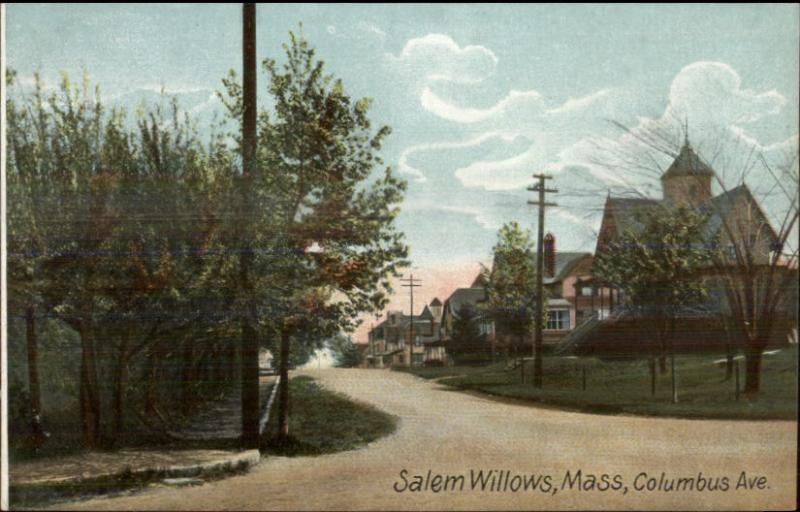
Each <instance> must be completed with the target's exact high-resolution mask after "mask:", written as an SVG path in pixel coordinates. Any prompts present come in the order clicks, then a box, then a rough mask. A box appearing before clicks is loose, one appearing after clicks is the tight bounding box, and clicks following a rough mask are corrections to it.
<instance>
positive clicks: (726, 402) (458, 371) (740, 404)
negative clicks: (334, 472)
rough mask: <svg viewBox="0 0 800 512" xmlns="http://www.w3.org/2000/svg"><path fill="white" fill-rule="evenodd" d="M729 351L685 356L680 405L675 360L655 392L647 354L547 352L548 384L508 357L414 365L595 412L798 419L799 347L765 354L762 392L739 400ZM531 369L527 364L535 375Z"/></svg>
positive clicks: (455, 382) (463, 382)
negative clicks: (617, 356)
mask: <svg viewBox="0 0 800 512" xmlns="http://www.w3.org/2000/svg"><path fill="white" fill-rule="evenodd" d="M722 358H723V356H719V355H715V354H703V355H679V356H677V357H676V358H675V363H676V372H675V373H676V375H677V383H678V385H677V386H678V403H676V404H673V403H671V375H670V373H669V361H668V364H667V373H666V374H664V375H660V374H659V375H657V377H656V394H655V396H652V395H651V392H650V371H649V366H648V364H647V362H646V361H614V362H612V361H603V360H600V359H597V358H593V357H574V358H566V357H547V356H546V357H545V358H544V386H543V388H542V389H535V388H534V387H533V386H532V385H531V384H527V383H526V384H520V371H519V369H517V370H510V371H506V370H505V367H504V365H502V364H495V365H490V366H484V367H482V368H480V369H475V368H471V367H466V368H460V367H450V368H415V369H413V370H410V371H411V373H414V374H417V375H420V376H421V377H424V378H428V379H430V378H437V377H444V378H442V379H441V380H440V381H439V382H441V383H442V384H445V385H448V386H452V387H455V388H458V389H464V390H474V391H479V392H483V393H488V394H491V395H496V396H502V397H509V398H517V399H522V400H530V401H533V402H537V403H544V404H550V405H554V406H559V407H565V408H570V409H576V410H581V411H585V412H593V413H606V414H618V413H627V414H641V415H653V416H672V417H697V418H731V419H796V417H797V347H786V348H783V349H781V350H780V351H779V352H777V353H774V354H767V355H764V359H763V368H762V377H761V392H760V394H759V395H758V397H756V398H755V399H751V400H746V399H745V398H744V397H743V396H742V397H740V399H739V401H736V399H735V396H736V393H735V388H734V379H733V378H731V379H730V380H725V366H724V364H719V363H715V361H718V360H720V359H722ZM529 364H530V363H529ZM739 364H740V369H741V373H740V376H741V382H740V389H741V388H743V387H744V361H741V360H740V361H739ZM582 369H585V370H586V390H583V384H582ZM529 370H530V368H526V373H527V374H528V375H529V374H530V371H529ZM407 371H409V370H407ZM437 372H438V373H437Z"/></svg>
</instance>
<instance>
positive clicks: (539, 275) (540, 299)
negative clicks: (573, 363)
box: [528, 174, 558, 388]
mask: <svg viewBox="0 0 800 512" xmlns="http://www.w3.org/2000/svg"><path fill="white" fill-rule="evenodd" d="M533 177H534V178H535V179H537V180H538V181H539V182H538V183H536V184H535V185H533V186H530V187H528V190H530V191H532V192H538V193H539V199H538V200H537V201H528V204H532V205H535V206H538V207H539V226H538V228H539V230H538V234H537V237H536V317H535V318H534V325H535V329H534V335H533V336H534V337H533V386H534V387H537V388H541V387H542V317H543V316H544V304H543V303H544V283H543V274H544V247H543V244H544V209H545V208H546V207H548V206H558V205H556V203H551V202H547V201H545V194H548V193H549V194H556V193H558V190H556V189H554V188H546V187H545V180H552V179H553V177H552V176H550V175H549V174H534V175H533Z"/></svg>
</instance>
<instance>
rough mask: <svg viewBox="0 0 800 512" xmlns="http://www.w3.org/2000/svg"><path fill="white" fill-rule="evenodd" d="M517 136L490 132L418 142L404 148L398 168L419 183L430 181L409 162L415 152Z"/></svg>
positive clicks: (475, 144)
mask: <svg viewBox="0 0 800 512" xmlns="http://www.w3.org/2000/svg"><path fill="white" fill-rule="evenodd" d="M515 136H516V134H514V133H502V132H488V133H483V134H481V135H478V136H477V137H474V138H472V139H468V140H464V141H454V142H436V143H431V144H418V145H416V146H411V147H409V148H406V149H405V150H403V152H402V153H401V154H400V159H399V162H398V168H399V169H400V172H403V173H405V174H408V175H411V176H414V177H415V178H416V181H417V182H418V183H425V182H426V181H428V180H427V178H426V177H425V174H424V173H423V172H422V171H421V170H419V169H417V168H415V167H413V166H412V165H411V164H409V163H408V159H409V157H411V156H412V155H414V154H415V153H421V152H425V151H445V150H451V149H465V148H470V147H475V146H478V145H480V144H483V143H485V142H487V141H489V140H492V139H501V140H503V141H505V142H511V141H512V140H514V137H515Z"/></svg>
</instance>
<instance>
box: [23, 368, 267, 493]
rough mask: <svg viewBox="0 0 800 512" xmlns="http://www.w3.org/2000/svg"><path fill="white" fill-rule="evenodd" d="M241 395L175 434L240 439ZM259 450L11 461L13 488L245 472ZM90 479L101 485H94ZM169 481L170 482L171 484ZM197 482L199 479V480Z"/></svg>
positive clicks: (264, 394) (148, 452)
mask: <svg viewBox="0 0 800 512" xmlns="http://www.w3.org/2000/svg"><path fill="white" fill-rule="evenodd" d="M274 381H275V378H274V377H262V378H261V402H262V409H263V407H264V405H265V404H266V403H267V400H268V398H269V394H270V392H271V391H272V388H273V383H274ZM240 425H241V411H240V402H239V394H238V393H232V394H231V396H229V397H228V398H227V399H226V400H224V401H221V402H217V403H213V404H210V405H209V407H208V408H207V409H204V410H203V411H200V412H199V413H197V414H196V415H194V416H193V417H192V420H191V421H190V422H189V424H188V426H187V427H186V428H184V429H182V430H180V431H177V432H172V434H173V435H175V436H177V437H180V438H182V439H185V440H188V441H197V440H200V441H204V440H215V439H218V440H231V439H237V438H238V437H239V435H240V428H241V426H240ZM259 459H260V454H259V451H258V450H234V449H230V450H226V449H173V450H171V449H169V448H168V447H159V448H157V449H122V450H119V451H114V452H105V451H102V452H101V451H93V452H84V453H78V454H74V455H66V456H63V457H57V458H42V459H38V460H30V461H24V462H19V463H15V464H11V466H10V471H9V473H10V482H9V483H10V486H11V487H12V488H15V489H16V490H18V491H21V492H22V493H25V494H37V493H36V492H35V491H36V490H37V489H42V490H43V491H44V490H45V489H48V488H53V489H55V488H69V487H71V488H73V489H76V488H83V487H85V488H87V489H88V488H89V487H94V488H95V490H97V488H102V487H107V489H108V490H113V489H114V487H115V484H116V482H122V481H124V480H135V479H137V478H138V479H139V480H141V481H145V480H147V479H164V478H180V477H199V476H203V475H209V476H219V475H220V474H223V473H227V472H231V471H241V470H243V469H246V468H249V467H250V466H252V465H254V464H257V463H258V461H259ZM92 483H95V484H101V483H102V485H91V484H92ZM168 483H169V482H168ZM195 483H200V481H197V482H195Z"/></svg>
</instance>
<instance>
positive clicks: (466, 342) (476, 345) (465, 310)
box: [447, 302, 486, 358]
mask: <svg viewBox="0 0 800 512" xmlns="http://www.w3.org/2000/svg"><path fill="white" fill-rule="evenodd" d="M480 322H481V316H480V312H479V311H478V308H476V307H475V306H473V305H472V304H470V303H468V302H465V303H464V304H461V306H460V307H459V308H458V311H457V313H456V315H455V318H454V319H453V335H452V337H451V339H450V341H449V342H448V343H447V352H448V353H450V354H451V355H452V356H453V357H456V358H457V357H459V356H462V357H463V356H468V355H470V354H476V353H477V354H480V353H483V352H485V350H486V346H485V344H484V343H483V341H482V340H481V331H480Z"/></svg>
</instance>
